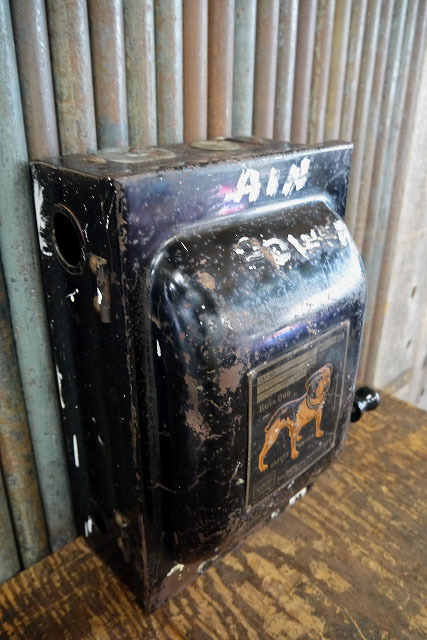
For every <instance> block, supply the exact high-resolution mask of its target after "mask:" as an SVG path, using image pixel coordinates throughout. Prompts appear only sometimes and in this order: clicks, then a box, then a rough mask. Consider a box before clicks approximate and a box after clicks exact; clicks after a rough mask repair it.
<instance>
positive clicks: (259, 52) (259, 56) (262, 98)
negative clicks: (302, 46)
mask: <svg viewBox="0 0 427 640" xmlns="http://www.w3.org/2000/svg"><path fill="white" fill-rule="evenodd" d="M279 7H280V4H279V0H258V13H257V30H256V53H255V83H254V84H255V88H254V114H253V132H254V135H255V136H259V137H261V138H272V137H273V128H274V98H275V94H276V68H277V41H278V35H279Z"/></svg>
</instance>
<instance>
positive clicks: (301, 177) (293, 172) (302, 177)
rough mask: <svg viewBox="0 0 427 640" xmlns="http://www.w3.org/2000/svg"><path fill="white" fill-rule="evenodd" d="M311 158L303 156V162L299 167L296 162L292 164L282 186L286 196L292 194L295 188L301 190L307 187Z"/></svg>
mask: <svg viewBox="0 0 427 640" xmlns="http://www.w3.org/2000/svg"><path fill="white" fill-rule="evenodd" d="M310 162H311V160H310V158H303V159H302V160H301V164H300V166H299V167H298V165H296V164H292V165H291V168H290V170H289V173H288V177H287V178H286V181H285V184H284V185H283V188H282V193H283V195H284V196H290V195H291V193H292V192H293V190H294V189H295V190H296V191H300V190H301V189H303V188H304V187H305V183H306V182H307V178H308V171H309V169H310Z"/></svg>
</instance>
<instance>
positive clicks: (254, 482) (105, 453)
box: [32, 139, 365, 610]
mask: <svg viewBox="0 0 427 640" xmlns="http://www.w3.org/2000/svg"><path fill="white" fill-rule="evenodd" d="M350 160H351V145H347V144H341V143H333V144H330V145H321V146H317V147H314V148H303V147H300V146H295V147H292V146H290V145H287V144H285V143H282V142H272V141H261V140H255V139H236V140H224V141H215V142H213V143H210V142H206V143H198V144H196V145H194V147H188V146H185V145H176V146H170V147H165V148H163V149H160V148H151V149H145V150H140V151H138V150H134V151H132V150H131V151H118V150H105V151H100V152H99V153H98V154H97V155H92V156H90V155H89V156H71V157H67V158H63V159H59V160H52V161H44V162H36V163H34V164H33V166H32V173H33V179H34V195H35V204H36V213H37V220H38V228H39V238H40V247H41V259H42V265H43V272H44V278H45V287H46V295H47V305H48V313H49V318H50V326H51V333H52V342H53V348H54V357H55V363H56V367H57V374H58V388H59V396H60V402H61V407H62V418H63V424H64V431H65V437H66V443H67V450H68V458H69V465H70V475H71V484H72V491H73V496H74V504H75V510H76V517H77V521H78V526H79V530H80V532H81V533H82V534H84V535H85V536H86V537H87V539H88V541H89V543H90V544H91V545H92V546H93V547H94V548H95V549H96V550H97V551H98V552H99V553H100V554H101V555H102V556H103V557H104V558H105V559H106V560H107V561H108V562H109V563H110V564H111V566H112V567H113V568H114V569H115V570H116V571H117V573H118V574H119V575H120V576H121V577H122V579H123V580H124V581H126V582H127V583H128V584H129V585H130V586H131V588H132V589H133V590H134V591H135V593H136V594H137V597H138V599H139V602H140V603H141V604H142V605H143V606H144V607H145V608H146V609H147V610H151V609H153V608H155V607H156V606H159V605H160V604H161V603H162V602H163V601H164V600H165V599H166V598H167V597H168V596H170V595H171V594H173V593H175V592H176V591H178V590H179V589H180V588H181V587H182V586H183V585H185V584H186V583H188V581H189V580H191V579H193V578H194V577H195V576H196V575H197V574H199V573H201V572H203V571H204V570H205V569H206V568H207V567H208V566H209V564H210V563H211V562H213V561H214V560H216V559H217V558H219V557H220V556H221V555H222V554H224V553H225V552H226V551H228V550H229V549H230V548H232V547H233V546H234V545H236V544H237V543H238V542H239V541H240V540H241V539H242V538H243V537H244V536H245V535H246V534H247V533H248V532H249V531H250V530H252V529H254V528H255V527H257V526H260V525H261V524H262V523H264V522H265V521H266V520H268V519H269V518H270V517H272V516H275V515H276V514H277V513H278V511H280V510H281V509H283V508H284V507H286V506H287V505H288V504H289V502H290V501H291V502H292V501H293V500H294V499H295V496H297V495H299V494H301V492H304V491H305V490H306V488H307V487H308V486H310V485H311V484H312V482H313V480H314V478H315V477H316V476H317V475H318V473H319V472H320V471H321V470H323V469H324V468H325V466H326V465H327V464H328V463H329V462H330V461H331V459H333V457H334V456H335V454H336V452H337V451H338V450H339V448H340V447H341V445H342V444H343V441H344V439H345V436H346V433H347V429H348V423H349V418H350V412H351V407H352V402H353V395H354V383H355V377H356V369H357V361H358V355H359V347H360V339H361V332H362V324H363V315H364V306H365V279H364V273H363V267H362V264H361V260H360V257H359V255H358V252H357V249H356V248H355V245H354V243H353V241H352V239H351V237H350V235H349V232H348V230H347V228H346V226H345V223H344V221H343V218H344V210H345V201H346V194H347V184H348V178H349V167H350Z"/></svg>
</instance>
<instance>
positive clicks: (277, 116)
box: [0, 0, 427, 579]
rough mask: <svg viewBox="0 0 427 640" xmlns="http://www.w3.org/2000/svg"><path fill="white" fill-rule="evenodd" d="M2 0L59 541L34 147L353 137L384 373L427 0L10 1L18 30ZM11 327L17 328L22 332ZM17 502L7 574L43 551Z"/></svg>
mask: <svg viewBox="0 0 427 640" xmlns="http://www.w3.org/2000/svg"><path fill="white" fill-rule="evenodd" d="M0 6H1V9H0V28H1V36H2V38H1V44H0V46H1V54H2V63H3V65H2V69H1V71H0V74H1V78H0V79H1V88H2V94H1V96H0V108H1V115H2V118H1V124H0V127H1V136H2V147H1V159H2V166H1V169H0V182H1V187H2V201H1V202H0V216H1V223H2V224H1V227H0V247H1V249H2V259H3V262H4V272H5V277H6V285H7V288H8V293H9V299H10V313H11V319H12V331H13V334H14V338H15V341H16V348H17V360H18V365H19V370H20V371H19V376H18V377H17V380H18V385H19V377H20V378H21V380H22V391H23V398H24V401H25V406H26V410H27V414H28V424H29V427H30V432H31V439H32V447H33V450H34V458H35V463H36V467H37V470H38V483H37V481H34V487H33V489H34V491H35V493H34V495H36V494H37V491H38V488H37V487H38V485H39V486H40V494H41V498H42V503H43V512H44V515H45V518H46V527H47V531H48V535H49V542H50V546H51V548H57V547H58V546H60V545H61V544H63V542H64V541H66V540H67V539H69V538H70V537H72V536H73V534H74V529H73V523H72V516H71V507H70V500H69V493H68V480H67V475H66V465H65V462H64V458H63V451H62V441H61V436H60V426H59V417H58V410H57V400H56V389H55V382H54V375H53V373H52V365H51V361H50V355H49V346H48V342H47V331H46V324H45V320H44V312H43V296H42V289H41V283H40V277H39V271H38V262H37V250H36V244H37V243H36V237H35V230H34V215H33V207H32V202H31V195H30V191H29V182H28V171H27V168H26V165H27V161H28V156H29V157H31V158H34V157H47V156H52V155H56V154H57V153H58V151H59V150H60V151H61V152H62V153H76V152H86V151H92V150H95V149H96V148H97V147H101V146H126V145H127V144H130V145H131V146H132V147H141V146H144V145H147V144H156V143H157V142H158V143H159V144H165V143H169V142H180V141H182V140H183V138H184V139H185V140H186V141H193V140H196V139H204V138H206V137H210V138H213V137H216V136H228V135H230V134H231V132H232V133H233V134H234V135H238V134H244V135H256V136H265V137H269V136H273V135H274V136H275V137H276V138H282V139H288V140H291V141H292V142H298V143H305V142H307V141H309V142H320V141H323V140H327V139H337V138H341V139H343V140H353V141H354V144H355V150H354V160H353V168H352V176H351V183H350V189H349V202H348V217H347V222H348V225H349V227H350V229H351V230H352V232H353V234H354V236H355V239H356V242H357V244H358V245H359V247H360V248H361V249H363V254H364V257H365V262H366V268H367V275H368V281H369V290H370V293H369V302H368V315H367V325H366V331H365V343H364V351H363V359H362V363H361V374H362V377H363V378H364V379H365V381H367V382H372V381H373V380H375V375H376V372H377V371H378V370H379V367H381V362H380V360H379V358H380V356H381V353H382V352H383V351H382V350H381V349H380V344H382V343H381V340H382V336H383V327H384V317H385V314H386V310H387V304H388V298H387V295H388V292H389V291H392V290H393V286H392V282H393V278H396V277H397V276H396V274H395V273H394V272H393V269H392V267H393V256H394V252H395V247H396V246H397V243H398V231H399V229H400V228H401V225H400V215H401V209H402V201H401V198H402V196H401V194H402V193H403V192H404V190H405V185H406V181H407V179H408V176H407V172H406V170H405V166H406V164H404V163H403V160H402V156H405V154H408V153H409V149H410V146H409V140H410V139H411V130H412V124H413V120H414V114H415V112H416V110H417V94H418V78H419V77H420V74H421V68H422V64H423V61H424V59H425V46H426V45H425V42H426V19H427V5H426V0H357V2H352V1H351V0H268V1H267V0H107V1H106V2H101V1H100V0H87V1H86V0H62V1H61V2H57V0H46V3H45V2H44V1H43V0H11V8H12V17H13V27H14V31H13V33H12V26H11V22H10V16H9V3H8V2H7V0H5V2H3V3H1V5H0ZM13 45H15V49H14V46H13ZM15 51H16V60H15ZM16 61H17V63H18V71H19V83H18V77H17V68H16ZM22 113H23V118H24V122H25V132H24V124H23V118H22ZM423 179H424V180H425V176H423ZM18 263H19V269H18V268H17V266H16V265H17V264H18ZM12 283H13V286H12ZM379 283H381V286H379ZM415 289H416V287H415ZM411 309H412V307H411ZM423 312H424V310H423V306H422V305H420V309H419V311H418V312H417V311H416V307H414V306H413V309H412V311H411V313H412V315H413V318H412V323H413V322H415V319H416V317H418V316H416V313H418V315H419V325H420V326H421V324H422V322H421V320H422V318H421V316H422V313H423ZM414 318H415V319H414ZM387 326H388V325H387ZM7 331H9V333H7ZM7 331H6V333H5V339H6V338H8V337H9V339H11V333H10V330H7ZM419 335H420V336H422V335H424V334H423V331H421V329H420V331H419ZM420 339H421V338H420ZM410 342H411V340H409V342H408V343H410ZM392 348H393V345H392V344H390V349H392ZM405 366H406V365H405ZM406 368H407V367H406ZM419 370H420V367H418V368H417V371H419ZM403 373H405V376H406V377H407V372H400V373H399V367H398V366H397V368H396V371H394V375H395V379H396V380H399V379H400V378H401V379H402V380H403V378H405V376H404V375H403ZM399 375H400V378H399ZM405 380H406V378H405ZM405 384H407V381H406V382H405ZM419 387H420V385H418V386H417V388H419ZM4 390H5V389H1V390H0V391H1V392H3V391H4ZM19 393H20V392H19V389H18V390H17V391H16V397H17V398H18V397H19ZM21 404H22V403H21ZM2 446H3V449H4V445H1V442H0V447H2ZM8 448H10V446H9V447H8ZM12 448H13V449H15V445H13V447H12ZM9 454H10V452H8V456H9ZM18 457H19V448H18V447H16V457H14V456H13V455H12V456H11V457H8V462H5V461H6V457H4V462H3V477H4V478H5V480H6V492H7V478H8V470H7V468H6V467H7V466H8V465H9V464H12V466H13V464H14V463H15V462H16V461H17V460H18ZM30 475H31V474H30ZM14 500H15V498H13V500H12V495H9V496H8V498H7V499H5V496H4V495H3V493H2V490H1V487H0V531H1V532H5V533H4V539H5V540H6V541H7V544H8V545H9V546H8V547H7V548H8V549H9V550H10V551H9V552H8V554H7V555H5V554H3V553H2V554H0V578H2V579H4V578H5V577H7V576H8V575H11V573H13V572H14V571H17V570H18V568H19V566H20V558H19V557H18V555H19V554H20V557H21V559H22V560H23V562H24V563H25V564H28V563H29V562H31V561H32V560H31V559H30V560H25V559H24V556H23V552H22V545H21V542H20V539H19V537H20V536H19V531H18V525H19V517H18V515H16V514H17V511H16V512H15V511H14V509H12V519H13V520H14V527H15V531H16V533H17V536H16V537H17V542H18V545H16V543H15V536H14V534H13V531H12V528H11V523H10V519H9V513H10V511H9V507H8V504H10V505H11V506H13V504H16V503H14ZM23 500H24V498H23ZM18 502H19V500H18ZM23 507H24V505H22V508H23ZM43 526H44V525H42V524H41V521H40V523H39V524H37V525H36V524H34V526H33V527H31V526H30V529H31V528H32V530H33V535H32V540H30V541H29V545H30V547H31V545H32V548H33V549H39V551H38V552H36V555H37V553H40V554H43V553H45V552H46V550H47V548H46V546H45V543H44V542H43V535H41V538H40V539H39V542H37V536H38V535H39V536H40V534H41V532H42V529H43ZM30 537H31V536H30ZM40 540H41V542H40ZM18 547H19V551H18ZM2 551H3V549H2ZM34 557H35V556H34Z"/></svg>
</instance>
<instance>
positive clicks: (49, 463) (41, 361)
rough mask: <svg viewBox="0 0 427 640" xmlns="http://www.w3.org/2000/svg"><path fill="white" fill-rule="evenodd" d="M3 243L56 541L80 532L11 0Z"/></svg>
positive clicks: (0, 10) (6, 26)
mask: <svg viewBox="0 0 427 640" xmlns="http://www.w3.org/2000/svg"><path fill="white" fill-rule="evenodd" d="M0 59H1V60H2V65H1V66H0V86H1V87H2V91H0V138H1V140H2V144H1V146H0V167H1V171H0V191H1V194H2V197H1V201H0V225H1V226H0V250H1V255H2V260H3V268H4V275H5V280H6V285H7V289H8V294H9V303H10V311H11V318H12V323H13V331H14V338H15V342H16V350H17V355H18V363H19V369H20V373H21V380H22V386H23V390H24V396H25V404H26V408H27V415H28V422H29V425H30V429H31V437H32V441H33V448H34V454H35V459H36V465H37V471H38V474H39V483H40V489H41V494H42V499H43V507H44V512H45V516H46V521H47V527H48V532H49V539H50V543H51V546H52V548H53V549H57V548H59V547H61V546H62V545H63V544H64V543H65V542H68V541H69V540H70V539H71V538H72V537H73V536H74V525H73V516H72V510H71V502H70V497H69V487H68V480H67V472H66V465H65V460H64V452H63V443H62V430H61V426H60V420H59V411H58V406H57V392H56V383H55V380H54V376H53V370H52V359H51V352H50V346H49V335H48V330H47V325H46V317H45V309H44V302H43V301H44V295H43V286H42V282H41V276H40V268H39V255H38V253H39V252H38V247H37V240H36V232H35V225H34V214H33V204H32V196H31V192H30V185H29V171H28V157H27V150H26V145H25V131H24V123H23V117H22V107H21V98H20V93H19V84H18V72H17V68H16V59H15V50H14V43H13V36H12V25H11V21H10V13H9V5H8V4H7V3H5V2H2V3H0Z"/></svg>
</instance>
